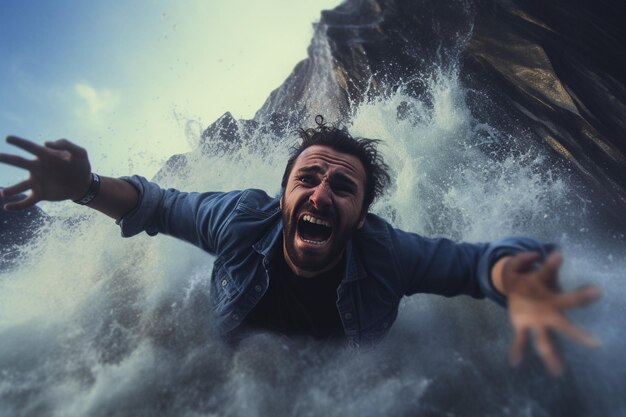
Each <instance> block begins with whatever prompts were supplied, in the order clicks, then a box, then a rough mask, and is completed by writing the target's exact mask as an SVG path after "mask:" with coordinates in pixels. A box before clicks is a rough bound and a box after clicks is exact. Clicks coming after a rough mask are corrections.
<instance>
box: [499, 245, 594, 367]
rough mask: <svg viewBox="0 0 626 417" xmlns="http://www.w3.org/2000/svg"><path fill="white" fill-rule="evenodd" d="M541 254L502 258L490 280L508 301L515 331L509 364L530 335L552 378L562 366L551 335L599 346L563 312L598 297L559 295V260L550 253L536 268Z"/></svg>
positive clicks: (584, 292)
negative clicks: (557, 334)
mask: <svg viewBox="0 0 626 417" xmlns="http://www.w3.org/2000/svg"><path fill="white" fill-rule="evenodd" d="M539 259H540V254H538V253H536V252H524V253H519V254H517V255H514V256H509V257H505V258H502V259H500V260H498V262H496V264H495V265H494V267H493V269H492V280H493V283H494V285H495V287H496V288H497V289H498V291H500V292H502V293H503V294H504V295H505V296H506V297H507V299H508V310H509V317H510V319H511V322H512V324H513V329H514V331H515V340H514V342H513V349H512V351H511V364H512V365H513V366H517V365H518V364H519V363H520V362H521V361H522V357H523V353H524V348H525V346H526V341H527V339H528V334H529V333H531V334H532V337H533V340H534V344H535V349H536V351H537V353H538V354H539V356H540V357H541V359H542V361H543V362H544V364H545V365H546V367H547V368H548V370H549V371H550V373H551V374H552V375H555V376H558V375H561V374H562V373H563V371H564V366H563V363H562V361H561V358H560V357H559V354H558V351H557V349H556V347H555V345H554V341H553V334H552V333H554V332H557V333H560V334H562V335H564V336H566V337H568V338H570V339H572V340H573V341H575V342H577V343H579V344H581V345H583V346H586V347H588V348H596V347H598V346H599V342H598V341H597V340H596V339H595V338H594V337H593V336H591V335H590V334H588V333H586V332H584V331H583V330H581V329H579V328H578V327H576V326H575V325H574V324H572V323H571V322H570V321H569V320H568V319H567V318H566V317H565V315H564V314H563V313H564V310H566V309H570V308H576V307H582V306H584V305H586V304H588V303H590V302H592V301H594V300H595V299H597V298H598V297H599V296H600V292H599V291H598V290H597V289H596V288H594V287H585V288H581V289H578V290H574V291H569V292H561V291H560V290H559V288H558V283H557V276H558V270H559V267H560V266H561V262H562V256H561V254H560V253H559V252H553V253H552V254H550V255H549V256H548V257H547V258H546V260H545V261H544V262H543V263H542V264H541V265H539V266H538V267H537V266H536V262H537V261H538V260H539Z"/></svg>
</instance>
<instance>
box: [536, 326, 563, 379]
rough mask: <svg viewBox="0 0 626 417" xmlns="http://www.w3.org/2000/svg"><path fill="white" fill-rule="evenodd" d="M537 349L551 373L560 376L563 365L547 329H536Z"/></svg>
mask: <svg viewBox="0 0 626 417" xmlns="http://www.w3.org/2000/svg"><path fill="white" fill-rule="evenodd" d="M534 337H535V349H536V350H537V353H538V354H539V356H540V357H541V360H542V361H543V363H544V364H545V365H546V367H547V368H548V370H549V371H550V373H551V374H552V375H554V376H559V375H561V374H562V373H563V364H562V363H561V359H560V358H559V355H558V354H557V352H556V349H555V347H554V344H553V343H552V340H550V335H549V333H548V330H547V329H546V328H543V327H542V328H539V329H534Z"/></svg>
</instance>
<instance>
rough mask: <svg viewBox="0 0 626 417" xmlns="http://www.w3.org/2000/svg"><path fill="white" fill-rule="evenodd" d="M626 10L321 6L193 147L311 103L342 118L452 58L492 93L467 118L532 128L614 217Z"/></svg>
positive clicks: (625, 113) (279, 127) (621, 148)
mask: <svg viewBox="0 0 626 417" xmlns="http://www.w3.org/2000/svg"><path fill="white" fill-rule="evenodd" d="M625 17H626V6H624V5H623V3H622V2H620V1H619V0H599V1H591V0H578V1H576V2H567V1H565V0H555V1H550V2H545V1H541V0H475V1H469V0H468V1H460V0H459V1H438V0H348V1H346V2H344V3H343V4H342V5H340V6H339V7H337V8H336V9H334V10H331V11H324V12H323V13H322V17H321V20H320V22H319V24H318V25H317V27H316V30H315V36H314V38H313V40H312V43H311V45H310V47H309V49H308V55H309V57H308V58H307V59H306V60H304V61H302V62H300V63H299V64H298V65H297V66H296V67H295V68H294V71H293V72H292V74H291V75H290V76H289V77H288V78H287V80H286V81H285V82H284V83H283V84H282V85H281V86H280V87H279V88H278V89H276V90H275V91H273V92H272V93H271V94H270V96H269V97H268V99H267V101H266V102H265V104H264V105H263V106H262V108H261V109H260V110H259V111H258V112H257V114H256V115H255V118H254V120H240V121H237V120H235V119H234V118H233V117H232V115H230V114H229V113H227V114H225V115H224V116H222V117H221V118H220V119H218V120H217V121H216V122H215V123H213V124H212V125H211V126H209V128H207V130H206V131H205V132H204V135H203V138H202V147H201V149H202V150H203V151H205V152H206V151H210V152H215V150H216V149H226V150H227V149H228V148H231V147H232V146H237V143H240V142H241V141H246V140H250V139H251V138H253V137H254V136H255V134H256V133H258V132H259V131H260V130H263V131H265V132H270V133H276V134H282V133H285V132H287V131H289V130H293V129H295V128H296V127H298V126H299V125H302V124H305V125H311V124H312V120H313V117H314V115H315V114H317V113H321V114H324V115H325V116H326V118H327V120H331V121H334V120H337V121H345V120H346V119H347V118H349V117H350V115H351V111H352V110H353V108H354V106H355V105H358V103H361V102H362V101H363V100H365V99H366V98H367V96H371V95H376V94H379V93H380V92H381V89H382V88H386V89H388V88H394V86H398V85H400V84H402V85H404V86H405V88H406V87H407V86H408V90H409V91H410V92H411V93H412V94H415V96H416V97H419V96H420V94H421V93H422V92H423V90H424V86H423V85H422V84H421V83H422V82H423V81H421V80H420V77H416V74H423V73H426V72H428V71H429V69H431V68H433V67H435V66H440V67H445V66H448V65H458V66H460V76H461V79H462V81H463V82H464V84H465V85H466V86H467V87H468V88H471V89H473V90H476V91H480V92H482V93H484V94H486V95H488V96H489V98H490V99H491V100H492V102H493V106H492V108H491V109H481V108H476V109H472V111H473V112H475V117H476V118H478V119H482V120H484V121H486V122H488V123H490V124H492V125H493V126H496V127H498V128H500V129H503V130H506V129H507V126H514V127H515V129H518V130H517V131H519V130H530V131H531V132H532V133H533V135H534V138H535V141H536V143H540V144H544V145H545V146H546V147H547V148H549V149H551V155H552V157H553V162H556V163H558V164H560V165H565V166H571V167H573V168H574V169H573V171H574V172H577V177H578V179H579V180H581V181H583V182H584V184H586V186H587V188H589V190H590V191H591V193H592V194H593V195H594V199H596V200H597V201H602V202H603V205H605V206H606V207H607V208H608V211H609V212H610V213H612V216H613V217H614V218H615V221H616V222H618V223H620V224H624V222H625V220H624V219H623V216H622V213H623V212H624V211H625V209H626V156H625V155H626V142H625V141H624V137H626V87H625V85H626V79H625V78H626V47H625V46H626V30H625V29H624V25H623V23H622V22H623V21H624V18H625ZM494 109H497V111H493V110H494ZM176 158H177V163H180V159H181V158H182V159H184V156H177V157H176Z"/></svg>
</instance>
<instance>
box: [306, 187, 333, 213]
mask: <svg viewBox="0 0 626 417" xmlns="http://www.w3.org/2000/svg"><path fill="white" fill-rule="evenodd" d="M332 201H333V198H332V190H331V189H330V187H329V186H328V183H326V182H325V181H323V182H321V183H319V184H318V186H317V187H315V190H314V191H313V194H311V196H310V197H309V203H311V205H312V206H313V207H315V208H316V209H318V210H323V209H325V208H327V207H330V205H331V204H332Z"/></svg>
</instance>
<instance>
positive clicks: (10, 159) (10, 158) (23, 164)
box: [0, 153, 33, 169]
mask: <svg viewBox="0 0 626 417" xmlns="http://www.w3.org/2000/svg"><path fill="white" fill-rule="evenodd" d="M0 162H2V163H5V164H7V165H13V166H14V167H18V168H23V169H30V168H31V167H32V165H33V161H30V160H28V159H26V158H22V157H21V156H17V155H10V154H6V153H0Z"/></svg>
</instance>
